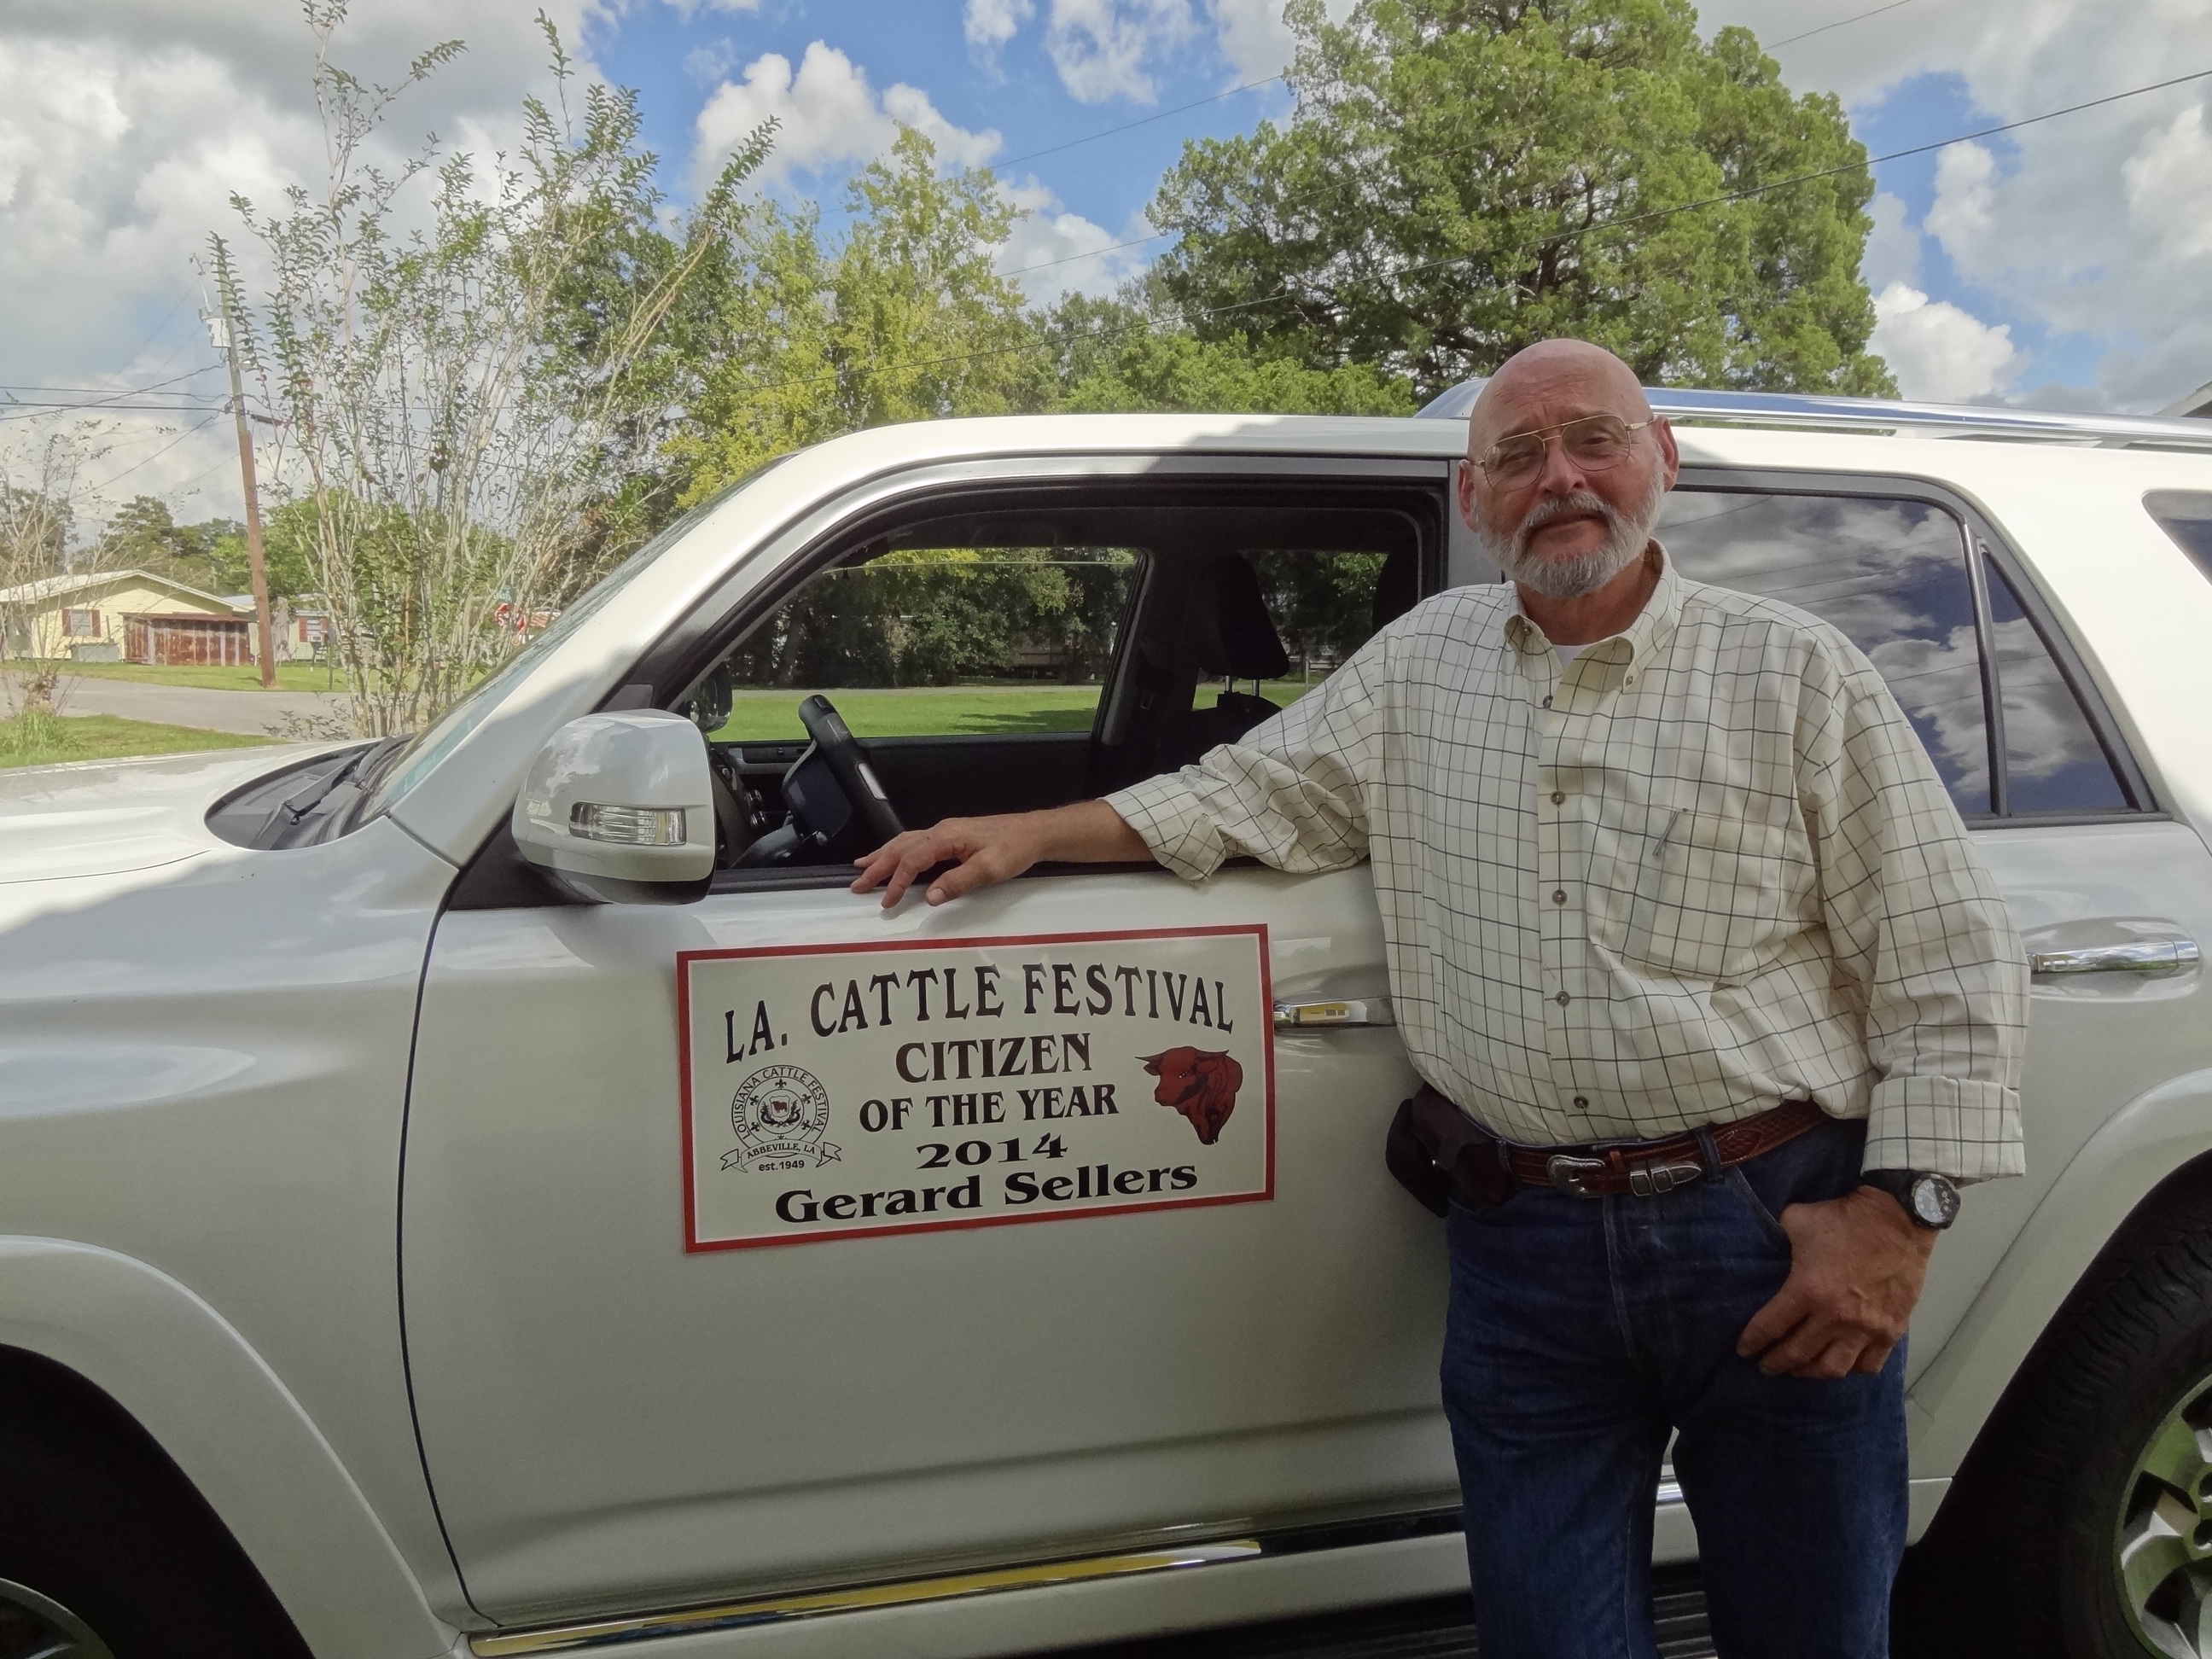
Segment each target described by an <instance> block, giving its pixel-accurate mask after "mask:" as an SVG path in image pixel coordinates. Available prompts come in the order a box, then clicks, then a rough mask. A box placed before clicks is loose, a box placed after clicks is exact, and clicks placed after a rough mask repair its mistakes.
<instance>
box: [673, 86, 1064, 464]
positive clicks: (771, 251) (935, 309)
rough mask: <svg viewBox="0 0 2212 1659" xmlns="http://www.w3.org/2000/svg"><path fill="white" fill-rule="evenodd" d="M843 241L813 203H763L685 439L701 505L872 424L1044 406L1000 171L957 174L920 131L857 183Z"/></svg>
mask: <svg viewBox="0 0 2212 1659" xmlns="http://www.w3.org/2000/svg"><path fill="white" fill-rule="evenodd" d="M845 207H846V210H847V212H848V216H849V219H848V226H847V228H846V229H845V230H844V232H843V234H842V235H839V236H836V237H834V238H831V237H825V236H824V235H823V231H822V225H821V216H820V214H819V212H818V211H817V210H816V209H814V208H813V207H812V206H811V204H810V205H808V206H805V207H802V208H799V209H797V210H790V209H786V208H782V207H780V206H778V205H777V204H775V203H773V202H767V201H761V202H756V203H753V204H749V205H748V207H747V209H746V210H745V211H744V214H743V215H742V216H741V217H740V218H739V220H738V224H737V227H736V230H735V243H736V249H737V252H736V269H735V271H734V273H733V277H732V281H731V282H730V283H729V284H728V285H727V287H726V289H725V291H724V294H723V296H722V298H723V302H724V304H725V305H726V307H727V310H726V315H725V318H724V320H723V325H722V329H721V336H722V340H723V343H724V355H723V356H721V357H720V360H719V361H718V362H716V363H715V364H714V367H713V368H712V369H711V371H710V372H709V373H708V375H707V377H706V383H705V385H704V386H703V387H702V393H701V396H700V398H699V399H698V401H697V403H696V405H695V406H694V407H693V409H692V410H691V420H690V424H689V428H688V429H687V430H686V431H685V432H684V434H683V435H680V436H679V437H678V439H677V441H676V442H675V443H674V445H673V446H672V448H673V450H674V453H676V454H677V455H678V457H679V458H681V459H682V460H683V461H684V463H685V464H687V465H688V466H689V468H690V483H689V486H688V494H689V496H690V498H691V499H694V500H696V499H698V498H700V497H702V496H704V495H708V494H710V493H712V492H713V491H714V490H715V489H719V488H720V487H721V486H722V485H723V484H725V483H728V482H730V481H731V480H732V479H734V478H739V477H744V475H745V474H746V473H748V472H750V471H752V470H753V469H754V468H755V467H757V466H758V465H761V464H762V463H763V461H767V460H769V459H774V458H775V456H778V455H781V454H783V453H787V452H788V451H790V450H793V449H796V448H799V447H803V446H805V445H806V444H810V443H814V442H817V441H821V440H822V439H824V438H830V437H835V436H836V435H839V434H841V433H846V432H855V431H859V430H860V429H861V428H865V427H871V426H882V425H884V424H887V423H889V422H894V421H921V420H933V419H938V418H941V417H944V416H958V415H1003V414H1008V413H1012V412H1015V411H1018V410H1027V409H1035V408H1038V407H1041V406H1042V404H1043V403H1044V402H1045V400H1046V398H1048V396H1049V391H1050V386H1049V382H1048V380H1047V379H1046V377H1045V374H1044V373H1043V368H1042V362H1041V359H1040V356H1039V354H1038V352H1037V350H1036V346H1037V334H1036V323H1035V320H1034V319H1032V318H1031V317H1030V315H1029V314H1028V313H1027V312H1026V311H1025V310H1024V307H1023V303H1022V295H1021V290H1020V289H1019V288H1018V287H1017V286H1016V285H1015V284H1014V283H1012V281H1011V280H1009V279H1008V278H1006V277H1005V276H1000V275H999V274H998V272H997V271H996V270H995V269H994V257H995V255H996V253H997V251H998V247H999V245H1000V243H1002V242H1004V241H1005V240H1006V234H1007V232H1008V231H1009V230H1010V229H1011V228H1012V225H1013V222H1014V220H1015V218H1016V216H1017V210H1015V209H1013V208H1012V207H1011V206H1009V205H1008V204H1006V200H1005V199H1004V198H1003V197H1001V196H1000V194H999V193H998V191H997V190H996V188H995V185H994V181H993V179H992V178H991V175H990V174H989V173H987V172H981V171H978V170H974V169H969V168H963V169H961V170H960V171H959V172H957V173H951V174H949V175H948V174H941V173H939V171H938V167H937V151H936V147H935V146H934V145H933V143H931V142H930V141H929V139H928V138H927V137H924V136H923V135H922V134H921V133H919V132H916V131H914V130H913V129H911V128H908V129H905V130H903V131H901V133H900V134H899V137H898V140H897V142H896V144H895V145H894V146H893V148H892V150H891V152H890V155H888V156H885V157H883V158H880V159H878V160H877V161H872V162H871V163H870V164H869V165H868V166H867V167H864V168H862V169H861V171H860V173H858V174H857V175H856V176H855V177H854V179H853V181H852V183H851V184H850V185H848V187H847V191H846V200H845Z"/></svg>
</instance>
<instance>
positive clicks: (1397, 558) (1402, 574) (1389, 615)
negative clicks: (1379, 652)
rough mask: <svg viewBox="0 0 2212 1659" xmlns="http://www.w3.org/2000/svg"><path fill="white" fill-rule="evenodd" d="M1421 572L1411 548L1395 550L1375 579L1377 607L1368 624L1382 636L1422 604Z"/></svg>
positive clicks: (1393, 549)
mask: <svg viewBox="0 0 2212 1659" xmlns="http://www.w3.org/2000/svg"><path fill="white" fill-rule="evenodd" d="M1420 598H1421V572H1420V568H1419V566H1418V565H1416V564H1415V563H1414V562H1413V549H1412V548H1410V547H1394V548H1392V549H1391V550H1390V556H1389V557H1388V558H1387V559H1385V560H1383V568H1382V570H1381V571H1380V572H1379V573H1378V574H1376V578H1375V606H1374V611H1373V614H1372V615H1371V616H1370V618H1369V625H1370V628H1371V629H1372V630H1373V631H1374V632H1375V633H1377V634H1379V633H1381V632H1382V631H1383V629H1386V628H1388V627H1389V625H1390V624H1391V623H1394V622H1395V621H1397V620H1398V618H1399V617H1402V616H1404V615H1405V614H1406V613H1407V611H1411V610H1412V609H1413V607H1414V605H1418V604H1419V602H1420Z"/></svg>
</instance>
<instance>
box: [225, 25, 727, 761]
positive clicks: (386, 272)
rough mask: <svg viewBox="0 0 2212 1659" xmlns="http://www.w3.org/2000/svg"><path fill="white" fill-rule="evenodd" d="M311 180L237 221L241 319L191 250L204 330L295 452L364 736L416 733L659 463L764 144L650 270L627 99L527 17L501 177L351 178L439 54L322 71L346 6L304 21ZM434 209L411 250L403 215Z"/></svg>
mask: <svg viewBox="0 0 2212 1659" xmlns="http://www.w3.org/2000/svg"><path fill="white" fill-rule="evenodd" d="M304 9H305V12H306V15H307V21H308V24H309V26H310V27H311V29H312V30H313V33H314V37H315V40H316V45H317V59H316V67H315V71H314V89H315V94H316V100H317V103H318V106H319V109H320V111H321V113H322V119H323V126H324V135H325V149H326V150H327V153H328V155H329V157H330V161H329V171H328V174H327V177H326V178H325V181H324V185H323V189H322V191H321V193H320V194H319V195H313V194H311V193H310V192H308V191H306V190H303V189H296V188H295V189H294V190H292V191H289V192H288V193H287V202H286V206H285V208H284V209H283V210H282V211H279V212H276V213H274V214H264V213H262V212H260V211H259V210H257V209H256V208H255V207H254V206H253V204H251V203H250V202H247V201H245V200H244V199H242V198H234V200H235V204H236V207H237V210H238V211H239V213H240V216H241V218H242V219H243V221H244V222H245V224H246V228H247V229H248V230H249V232H250V233H251V234H252V236H253V237H254V238H255V239H256V240H258V242H259V243H260V245H261V251H262V253H263V254H264V257H265V259H266V263H267V265H268V267H269V270H270V289H269V292H268V294H267V296H266V299H265V301H264V302H263V303H261V304H259V305H258V306H257V305H254V304H252V303H250V302H249V301H248V300H247V297H246V288H245V283H244V280H243V278H242V276H241V275H240V270H239V267H238V266H237V264H236V263H235V262H234V258H233V256H232V252H231V249H230V248H229V246H228V244H227V243H226V242H225V241H224V240H222V238H220V237H217V238H215V239H213V240H212V248H211V252H212V255H213V267H214V275H215V276H216V284H217V288H218V290H219V292H220V294H221V296H222V307H223V314H224V317H225V319H226V320H227V322H228V326H229V329H230V331H231V336H232V338H233V340H234V343H235V345H236V347H237V349H238V350H239V353H240V357H241V358H242V359H243V360H244V361H245V362H246V364H247V366H248V367H249V368H251V369H252V370H253V371H254V373H255V374H256V375H257V377H258V379H259V380H261V381H262V383H263V384H264V386H265V387H266V389H267V394H268V395H269V397H270V400H271V401H272V402H273V403H274V404H276V407H277V409H278V410H279V411H280V413H281V415H282V416H283V418H284V420H285V422H286V425H287V428H288V431H289V441H290V443H291V445H292V447H293V452H294V456H295V460H294V463H293V466H294V472H293V483H294V488H295V491H296V494H297V498H298V499H299V500H301V501H307V502H310V503H311V504H312V512H311V514H310V517H309V518H308V520H307V523H309V524H310V525H311V526H312V527H313V533H314V538H315V555H314V567H315V575H316V586H317V588H318V589H319V592H320V593H321V594H322V596H323V599H324V600H325V605H326V606H327V608H328V609H329V611H331V616H332V620H333V623H334V624H335V629H334V637H335V639H336V641H337V647H338V649H339V652H340V654H341V655H342V657H343V659H344V665H345V667H346V669H347V671H348V678H349V682H350V683H351V684H352V686H353V688H354V697H355V703H356V721H357V723H358V724H359V726H361V727H362V730H363V731H364V732H371V733H381V732H401V731H407V730H411V729H413V728H415V727H416V726H420V725H422V724H423V723H425V722H426V721H427V720H429V719H430V718H432V717H433V716H435V714H437V713H438V712H439V711H440V710H441V709H442V708H444V707H446V706H447V704H449V703H451V702H453V699H454V698H455V697H457V696H459V694H460V693H461V692H462V691H464V690H466V689H467V688H468V686H469V685H470V684H472V683H473V682H474V681H475V680H476V679H477V678H480V677H481V676H482V675H483V673H484V672H485V671H487V670H488V669H489V668H490V667H492V666H494V665H496V664H497V663H498V662H499V661H500V660H501V659H502V658H503V657H504V656H505V654H506V653H507V651H509V650H510V649H511V648H512V647H513V643H514V639H515V630H514V629H513V627H511V626H510V625H509V621H508V619H511V618H513V617H522V618H528V617H532V616H533V615H536V614H538V613H540V612H541V611H544V610H545V609H549V608H555V607H557V606H558V605H561V604H562V602H563V601H564V600H565V599H567V598H568V596H569V595H571V594H573V593H574V592H577V591H578V590H580V588H581V587H582V586H585V585H586V583H588V582H589V581H590V580H592V578H593V577H594V576H596V575H597V574H599V569H600V568H601V567H602V564H603V562H605V559H607V558H608V557H610V556H611V549H610V546H609V544H610V542H611V541H613V540H616V539H617V538H611V537H610V536H609V535H608V534H606V533H605V522H604V520H594V518H593V516H592V514H591V513H588V512H586V510H585V509H586V507H587V505H588V504H590V503H593V502H605V501H621V499H622V497H623V490H624V489H625V486H626V481H627V479H628V478H629V476H630V474H631V473H632V471H634V470H635V465H636V464H637V462H638V461H639V460H641V459H643V457H642V456H641V454H640V453H639V451H640V449H641V448H643V449H644V450H645V451H647V453H650V450H651V448H652V447H653V446H654V445H656V444H657V443H658V442H659V441H660V439H661V433H660V432H659V428H658V427H657V425H656V422H657V420H658V419H659V411H660V410H663V409H664V408H665V405H666V404H667V401H668V390H667V374H666V372H665V371H666V367H667V363H668V359H669V354H668V353H667V352H666V351H665V350H664V349H662V347H663V345H664V343H665V341H666V340H667V339H668V337H669V331H670V325H671V317H672V316H673V315H674V314H676V313H677V312H678V302H679V301H680V300H681V298H682V296H683V292H684V288H685V286H686V285H687V284H688V283H689V282H690V278H691V277H692V276H694V275H695V274H696V271H697V270H699V268H700V267H701V266H702V264H706V263H708V259H709V258H710V256H711V255H713V254H714V252H715V251H716V250H717V249H718V248H719V247H720V246H721V244H722V243H723V241H724V240H725V239H726V237H727V235H728V234H729V230H730V228H731V226H732V223H733V222H734V221H735V219H736V217H737V213H738V188H739V186H740V185H741V184H742V183H743V181H744V179H745V178H746V176H747V175H748V174H749V173H750V172H751V171H752V170H753V169H754V168H756V167H758V165H759V163H760V161H762V159H763V157H764V156H765V155H766V154H767V152H768V148H769V129H768V128H763V129H762V130H760V131H757V132H755V133H754V134H753V135H752V137H751V139H750V141H749V142H748V143H746V144H744V145H743V146H741V147H740V149H739V150H738V154H737V155H735V156H734V157H732V160H731V161H729V163H728V164H727V165H726V167H724V169H723V171H722V173H721V174H720V177H718V178H717V179H715V181H714V184H713V185H712V186H711V187H710V188H709V189H708V191H706V192H705V193H704V194H703V196H702V197H701V199H700V200H699V202H698V203H697V204H696V205H695V206H694V207H693V208H692V209H691V210H690V212H689V213H688V214H687V215H686V216H684V219H683V220H682V221H681V222H680V224H679V226H678V230H677V233H676V234H675V235H674V237H673V238H672V239H664V240H672V249H671V250H670V251H669V252H667V255H666V257H665V258H663V257H660V256H661V254H662V252H663V250H662V246H661V243H659V242H656V241H655V240H654V238H655V236H657V235H659V234H660V233H659V221H660V217H661V213H662V210H663V207H664V203H663V199H662V197H661V195H660V193H659V191H658V190H657V189H656V188H655V187H654V185H653V174H654V169H655V167H656V165H657V163H656V161H655V158H654V157H653V155H652V154H651V153H650V152H649V151H647V150H645V149H641V147H640V145H639V143H638V138H639V133H640V130H641V119H640V116H639V113H638V108H637V101H636V98H635V94H632V93H629V92H628V91H624V90H620V89H614V88H606V87H604V86H600V85H597V84H594V85H591V86H588V87H586V88H584V89H583V94H582V108H581V112H580V114H579V113H578V112H574V111H573V110H572V108H571V106H570V103H569V91H570V87H569V83H570V81H571V80H572V78H573V71H572V70H571V67H570V65H569V63H568V58H567V57H566V55H565V52H564V51H563V49H562V46H561V42H560V40H559V37H558V36H557V35H556V33H554V31H553V28H552V26H551V25H550V23H549V22H546V21H545V20H544V16H543V15H542V14H541V15H540V19H539V21H540V22H541V24H542V25H543V26H544V30H545V34H546V40H547V44H548V47H549V50H550V54H551V58H552V70H553V75H554V81H555V84H556V88H557V89H558V90H557V94H556V99H555V100H554V101H553V102H552V103H551V104H548V103H547V102H545V101H544V100H538V99H535V98H532V99H528V100H525V103H524V106H523V107H524V119H523V137H522V142H521V144H520V148H519V150H518V151H517V153H516V154H515V155H512V156H508V155H499V156H495V157H493V158H491V159H490V160H489V162H486V163H483V164H481V165H480V164H479V162H478V161H477V158H474V157H471V156H469V155H443V156H441V155H439V154H438V153H437V152H436V150H435V147H431V148H427V149H425V150H424V152H423V153H422V155H419V156H417V157H416V159H415V160H414V161H412V162H410V164H409V165H407V166H406V167H402V168H401V169H399V170H398V171H397V172H393V173H387V172H386V171H384V170H382V169H380V168H378V167H375V166H374V165H371V164H370V163H369V162H368V161H367V160H366V159H365V157H366V155H367V154H368V151H367V146H368V141H369V139H370V137H371V136H372V135H373V134H374V132H375V131H377V129H378V127H379V125H380V123H381V121H382V119H383V118H384V116H385V113H386V111H387V109H388V108H389V107H390V106H391V105H392V102H393V100H395V99H396V98H398V96H399V95H400V94H401V93H402V92H404V89H405V88H406V87H408V86H409V85H411V84H413V83H415V82H419V81H421V80H422V79H423V78H424V77H426V76H428V75H429V74H431V73H432V72H434V71H435V70H436V69H438V68H439V67H440V66H441V65H442V64H445V63H447V62H448V61H450V60H451V59H452V58H453V57H454V56H455V55H456V54H457V53H458V52H459V51H460V50H461V46H460V43H459V42H458V41H448V42H447V43H445V44H444V45H442V46H435V47H433V48H432V49H430V50H429V51H428V52H424V53H423V54H422V56H421V57H419V58H416V60H415V62H414V63H413V64H411V65H410V68H409V70H408V74H407V76H406V77H405V79H404V81H403V82H401V83H400V85H399V86H398V87H394V88H387V87H379V86H372V85H369V84H368V83H366V82H362V81H361V80H359V79H358V78H356V76H353V75H352V74H351V73H350V72H349V71H347V70H344V69H343V68H341V67H339V66H338V65H337V64H336V63H335V62H334V61H333V60H332V58H331V37H332V35H333V33H335V31H336V30H337V27H338V25H339V24H340V23H341V22H343V20H344V16H345V10H346V6H345V0H306V4H305V7H304ZM418 176H422V177H426V178H427V179H428V182H429V185H430V199H429V201H428V204H427V207H426V208H425V209H424V210H422V220H423V222H422V224H421V225H420V227H419V228H415V229H412V230H408V229H404V228H403V225H404V219H405V215H404V213H403V212H402V207H403V204H402V200H401V192H402V191H404V189H405V188H406V187H407V185H409V184H410V182H411V181H412V180H413V179H416V178H417V177H418Z"/></svg>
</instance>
